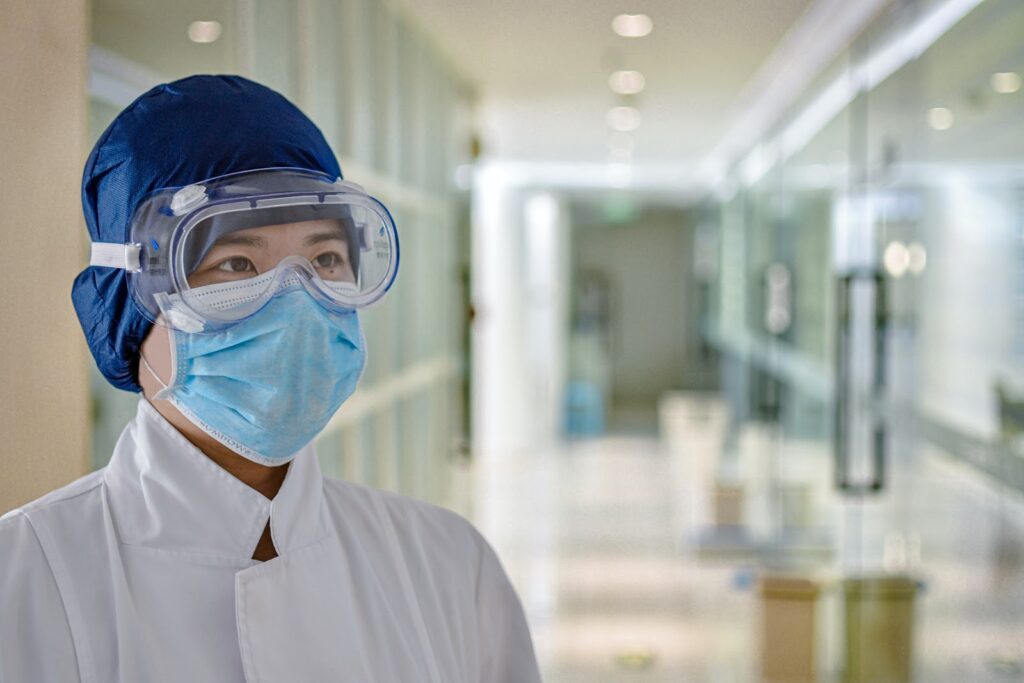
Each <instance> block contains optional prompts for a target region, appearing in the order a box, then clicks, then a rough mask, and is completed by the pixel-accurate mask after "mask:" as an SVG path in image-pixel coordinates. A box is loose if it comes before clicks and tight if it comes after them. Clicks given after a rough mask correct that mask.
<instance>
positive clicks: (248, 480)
mask: <svg viewBox="0 0 1024 683" xmlns="http://www.w3.org/2000/svg"><path fill="white" fill-rule="evenodd" d="M150 404H151V405H152V406H153V407H154V408H155V409H156V411H157V412H158V413H160V414H161V415H163V417H164V419H166V420H167V421H168V422H170V423H171V424H172V425H173V426H174V428H175V429H177V430H178V431H179V432H181V434H182V435H183V436H184V437H185V438H186V439H188V440H189V441H190V442H191V443H192V445H193V446H195V447H196V448H198V449H199V450H200V451H202V452H203V453H205V454H206V457H208V458H209V459H210V460H212V461H214V462H215V463H217V464H218V465H220V467H222V468H223V469H224V470H226V471H227V472H228V474H230V475H231V476H233V477H234V478H235V479H238V480H239V481H241V482H242V483H243V484H246V485H248V486H249V487H250V488H252V489H254V490H256V491H258V492H260V493H262V494H263V495H264V496H266V497H267V498H270V499H273V498H274V496H276V495H277V492H278V491H279V490H280V489H281V485H282V484H283V483H284V478H285V475H287V474H288V463H285V464H284V465H276V466H269V465H261V464H259V463H256V462H253V461H252V460H249V459H248V458H245V457H243V456H241V455H239V454H238V453H235V452H234V451H233V450H231V449H230V448H228V447H227V446H225V445H224V444H222V443H221V442H219V441H217V440H216V439H214V438H213V437H212V436H210V435H209V434H207V433H206V432H204V431H202V430H201V429H199V428H198V427H196V426H195V425H194V424H192V422H190V421H189V420H188V418H186V417H185V416H184V415H182V414H181V412H180V411H179V410H178V409H177V408H175V407H174V406H173V405H172V404H171V403H170V402H169V401H156V400H152V401H150Z"/></svg>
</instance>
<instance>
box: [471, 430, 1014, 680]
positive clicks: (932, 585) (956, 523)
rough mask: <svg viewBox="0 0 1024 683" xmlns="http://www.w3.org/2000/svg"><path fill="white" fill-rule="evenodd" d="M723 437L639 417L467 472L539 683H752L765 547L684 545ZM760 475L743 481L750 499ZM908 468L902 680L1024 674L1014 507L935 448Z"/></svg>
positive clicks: (833, 556)
mask: <svg viewBox="0 0 1024 683" xmlns="http://www.w3.org/2000/svg"><path fill="white" fill-rule="evenodd" d="M724 427H725V425H724V420H715V419H712V420H710V421H704V422H702V423H699V424H689V425H685V424H684V425H682V426H680V425H676V426H675V427H674V428H673V429H671V430H669V431H670V432H671V433H670V434H667V435H665V438H661V437H659V434H658V431H657V427H656V425H655V424H654V420H653V417H652V418H651V419H649V420H645V419H643V418H640V419H637V420H634V421H633V423H632V424H631V425H630V428H629V429H628V430H626V431H625V432H624V433H620V434H618V435H612V436H607V437H603V438H599V439H593V440H587V441H581V442H575V443H572V444H569V445H567V446H565V447H560V448H554V449H551V450H549V451H547V452H537V453H533V454H530V455H523V456H519V457H504V458H494V459H491V460H485V461H478V462H477V463H476V464H475V466H474V467H475V469H474V471H473V478H474V482H475V491H476V497H475V501H474V504H473V507H474V513H473V517H474V521H475V522H476V523H477V525H478V526H479V527H480V528H481V529H482V530H483V531H484V533H485V534H486V535H487V536H488V538H490V539H491V540H492V543H493V544H494V546H495V547H496V549H497V550H498V553H499V555H500V556H501V558H502V561H503V563H504V564H505V566H506V569H507V570H508V572H509V574H510V576H511V577H512V579H513V581H514V583H515V584H516V585H517V587H518V589H519V592H520V595H521V597H522V599H523V602H524V605H525V607H526V610H527V614H528V617H529V619H530V620H531V626H532V630H533V634H534V640H535V643H536V644H537V648H538V656H539V658H540V660H541V663H542V668H543V670H544V674H545V680H548V681H559V682H561V681H565V682H575V681H587V682H594V681H634V680H635V681H713V682H715V683H719V682H732V681H743V682H748V681H751V682H752V681H757V680H760V679H761V675H760V654H759V652H760V633H759V628H760V623H761V621H760V619H761V616H760V615H761V608H760V603H759V597H758V592H757V589H756V578H757V576H758V575H760V573H761V572H762V571H763V569H762V568H763V567H764V565H765V563H766V559H765V557H766V556H765V553H764V552H763V549H762V552H761V553H760V554H758V553H753V552H748V553H743V552H740V553H732V554H722V553H708V552H702V551H700V550H699V548H698V539H699V538H700V536H701V534H700V532H701V527H706V526H708V525H709V524H710V516H709V514H708V513H707V507H708V506H709V505H710V502H709V501H710V496H709V492H708V491H707V490H704V491H702V490H701V489H707V488H710V487H709V485H708V484H706V483H705V482H709V481H711V479H712V478H711V477H710V476H709V473H710V472H711V471H712V465H711V464H712V463H713V462H714V461H715V458H716V457H717V454H718V453H719V452H720V443H721V432H722V431H723V430H724ZM741 443H742V446H741V448H742V451H743V454H744V458H745V459H746V460H745V461H749V460H750V458H749V457H748V456H749V455H751V454H754V455H756V454H757V453H764V452H769V451H770V450H771V449H772V448H775V449H778V448H779V444H778V443H777V442H774V441H773V436H772V431H771V430H770V429H765V428H760V427H749V428H747V429H746V430H745V433H744V437H743V438H742V439H741ZM788 448H789V450H790V451H791V450H793V448H792V447H791V446H789V447H788ZM805 450H807V449H805ZM811 450H813V449H811ZM805 457H807V461H808V462H814V461H817V462H819V463H820V462H823V461H824V460H823V459H821V458H817V459H816V458H814V457H813V455H806V456H805ZM824 462H827V461H824ZM757 469H758V468H750V467H748V468H747V472H748V474H749V476H747V475H744V476H746V477H747V480H748V485H749V487H750V488H751V490H757V489H758V484H757V482H756V481H754V479H756V478H757V477H758V476H761V475H758V474H757V472H756V471H755V470H757ZM820 469H822V473H824V474H825V475H826V476H827V472H826V470H827V468H820ZM917 470H918V476H917V481H916V484H915V493H914V500H915V501H919V502H920V503H921V504H917V503H915V505H914V506H913V508H914V509H912V510H911V511H910V512H908V513H907V514H909V515H910V516H912V517H914V518H915V519H917V522H919V523H915V524H914V525H913V527H912V528H914V529H916V530H917V531H916V532H915V535H914V537H913V538H911V539H910V540H909V541H908V540H907V539H901V540H900V542H902V543H903V545H902V546H900V547H895V546H897V545H898V543H897V542H895V541H894V537H893V535H892V532H891V531H890V532H888V533H887V535H886V537H885V538H884V539H883V540H884V541H885V543H886V546H885V547H886V550H885V552H886V557H885V558H884V559H885V561H886V562H887V563H888V565H892V564H893V563H894V562H895V563H897V564H898V565H899V567H898V568H903V569H908V568H909V569H912V570H913V571H912V573H913V574H914V575H915V576H916V577H917V578H918V579H919V580H920V581H921V583H922V586H923V592H922V593H921V595H920V597H919V601H918V609H917V613H916V618H917V624H916V628H915V636H914V637H915V647H916V657H915V667H916V672H917V675H916V677H915V680H916V681H927V682H929V683H932V682H941V683H945V682H946V681H948V682H950V683H953V682H954V681H955V682H957V683H960V682H963V681H971V682H983V683H987V682H992V683H1001V682H1004V681H1020V680H1024V553H1022V552H1021V543H1022V542H1024V529H1022V526H1021V521H1022V520H1024V505H1022V504H1021V503H1020V501H1014V500H1012V499H1001V500H1000V499H998V498H996V497H995V496H993V492H992V490H991V488H990V485H989V484H988V483H987V482H983V481H979V480H977V479H976V478H975V476H974V475H973V474H972V473H970V472H964V471H961V470H960V469H959V468H958V467H957V466H954V465H951V464H950V463H949V462H948V461H947V460H946V459H944V458H943V457H942V456H941V455H938V454H935V455H934V456H927V457H925V458H924V460H923V461H922V466H920V467H918V468H917ZM762 474H763V473H762ZM813 481H815V482H816V485H817V483H820V482H821V480H820V479H818V478H814V479H813ZM762 488H763V487H762ZM819 488H821V487H820V486H819ZM829 496H830V492H829V491H821V490H818V491H816V492H815V495H814V498H815V500H816V501H817V502H816V503H815V507H814V508H813V509H814V510H815V514H818V515H820V514H821V511H822V510H832V512H833V513H834V512H836V511H837V509H838V508H837V507H836V506H835V505H834V501H832V500H831V499H830V498H829ZM752 498H755V500H752V501H751V502H750V505H751V506H752V507H751V509H750V510H748V513H747V519H748V520H749V519H751V517H755V518H756V517H760V516H762V513H761V512H759V511H758V505H761V504H762V503H763V501H761V502H758V501H757V500H756V496H755V495H754V494H752ZM830 506H831V507H830ZM838 512H839V514H831V515H826V516H828V518H829V519H830V521H829V523H828V524H825V525H824V526H825V529H823V530H820V531H821V533H822V534H824V536H825V537H826V538H828V539H831V540H830V541H828V542H827V543H826V544H825V545H829V546H836V545H837V544H838V543H839V541H838V539H839V538H840V537H841V536H842V533H843V530H842V528H841V527H842V525H843V524H848V523H849V516H848V515H847V514H846V513H844V512H843V511H842V510H841V509H838ZM866 519H869V517H866ZM844 520H845V521H844ZM748 526H750V527H752V528H755V529H756V528H757V526H758V525H757V520H756V519H754V523H753V524H749V525H748ZM863 538H865V539H870V538H871V534H870V533H868V534H865V535H864V537H863ZM865 543H867V544H870V540H867V541H865ZM809 545H810V546H814V544H809ZM819 545H821V544H819ZM803 555H804V558H803V559H804V561H805V562H806V563H809V564H808V566H817V567H818V568H819V569H820V570H821V571H817V573H816V575H817V576H819V577H822V576H829V575H833V576H834V575H836V574H837V573H838V572H839V570H837V569H835V567H837V566H839V559H838V557H839V555H840V552H839V551H838V550H836V549H835V548H834V547H832V548H830V549H826V550H824V551H822V550H821V548H820V547H818V548H815V547H810V548H807V547H805V549H804V551H803ZM808 558H810V559H808ZM777 559H778V558H776V560H777ZM789 559H790V560H795V559H797V558H789ZM790 564H791V565H793V564H794V562H790ZM837 593H838V591H837V590H826V591H825V593H824V596H823V598H822V600H821V601H820V605H821V608H820V611H819V613H818V618H819V622H820V626H819V629H818V631H819V640H818V647H819V651H820V653H821V654H820V655H819V662H820V668H819V671H821V676H820V679H821V680H829V681H831V680H838V678H839V673H838V671H839V667H840V664H839V662H840V660H841V650H842V648H841V628H840V624H841V615H840V613H839V608H838V599H837Z"/></svg>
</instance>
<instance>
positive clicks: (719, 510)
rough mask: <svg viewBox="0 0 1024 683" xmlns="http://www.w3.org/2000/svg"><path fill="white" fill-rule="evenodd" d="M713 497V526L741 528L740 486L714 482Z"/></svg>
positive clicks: (741, 496) (741, 490) (741, 502)
mask: <svg viewBox="0 0 1024 683" xmlns="http://www.w3.org/2000/svg"><path fill="white" fill-rule="evenodd" d="M713 496H714V510H713V512H714V516H715V519H714V521H715V526H720V527H722V526H725V527H737V526H742V525H743V486H742V485H740V484H727V483H724V482H715V488H714V493H713Z"/></svg>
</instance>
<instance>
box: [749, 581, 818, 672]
mask: <svg viewBox="0 0 1024 683" xmlns="http://www.w3.org/2000/svg"><path fill="white" fill-rule="evenodd" d="M759 592H760V595H761V680H762V681H765V682H766V683H814V681H815V680H817V666H816V658H817V648H816V642H817V627H816V619H815V615H816V612H817V604H818V595H819V594H820V593H821V586H820V585H819V584H818V582H817V581H815V580H813V579H810V578H806V577H798V576H778V575H777V576H765V577H762V578H761V582H760V591H759Z"/></svg>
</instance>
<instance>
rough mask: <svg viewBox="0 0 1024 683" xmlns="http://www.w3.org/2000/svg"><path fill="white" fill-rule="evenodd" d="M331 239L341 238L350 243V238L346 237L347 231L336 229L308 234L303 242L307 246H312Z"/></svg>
mask: <svg viewBox="0 0 1024 683" xmlns="http://www.w3.org/2000/svg"><path fill="white" fill-rule="evenodd" d="M331 240H340V241H342V242H345V243H346V244H348V240H346V239H345V233H344V231H342V230H340V229H339V230H336V231H333V232H318V233H315V234H313V235H310V236H308V237H307V238H306V239H304V240H303V241H302V244H303V245H304V246H307V247H311V246H313V245H314V244H320V243H321V242H330V241H331Z"/></svg>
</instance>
